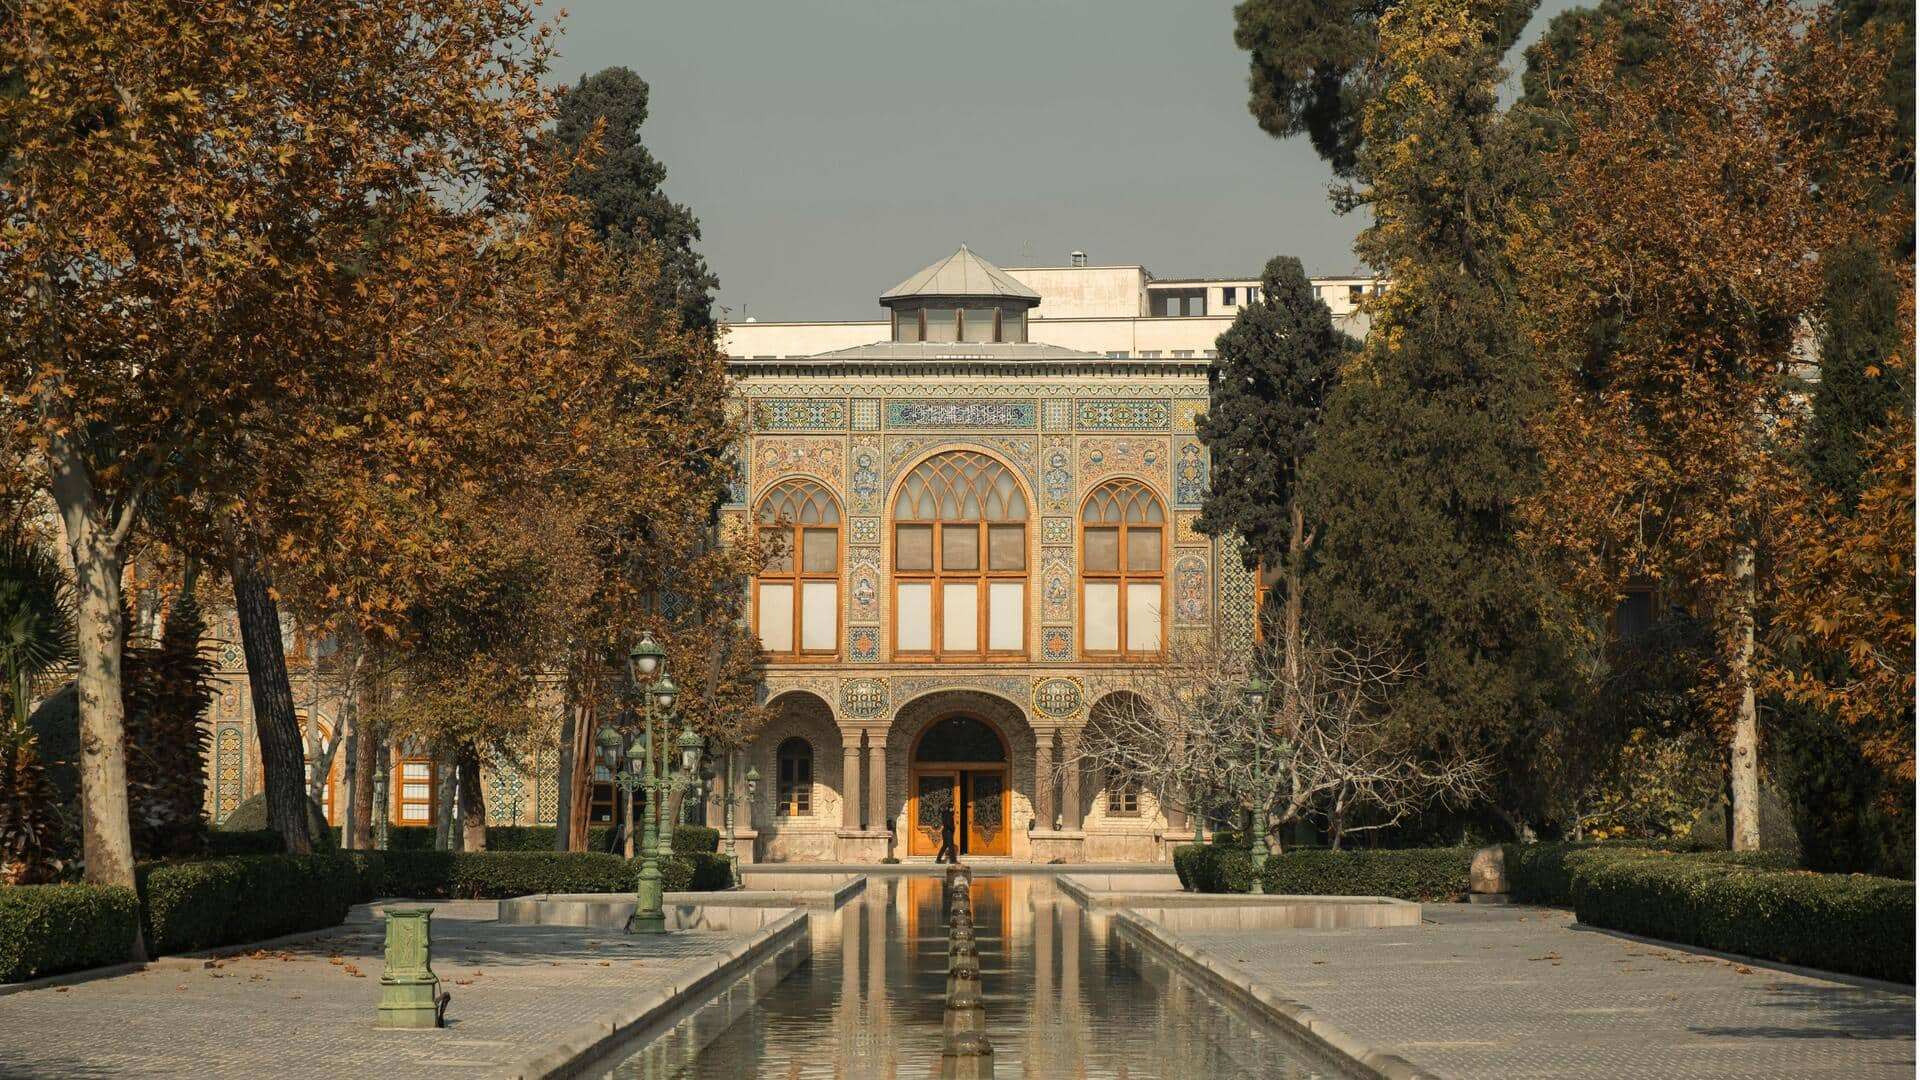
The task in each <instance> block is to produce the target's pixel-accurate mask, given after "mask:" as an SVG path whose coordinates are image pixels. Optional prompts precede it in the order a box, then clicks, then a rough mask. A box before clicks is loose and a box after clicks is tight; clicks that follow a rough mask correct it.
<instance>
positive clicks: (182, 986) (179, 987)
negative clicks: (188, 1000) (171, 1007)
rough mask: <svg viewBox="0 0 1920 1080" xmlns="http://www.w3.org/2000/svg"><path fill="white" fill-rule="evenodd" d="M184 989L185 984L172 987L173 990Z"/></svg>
mask: <svg viewBox="0 0 1920 1080" xmlns="http://www.w3.org/2000/svg"><path fill="white" fill-rule="evenodd" d="M186 988H187V984H186V983H181V984H180V985H178V986H176V987H174V989H175V990H185V989H186Z"/></svg>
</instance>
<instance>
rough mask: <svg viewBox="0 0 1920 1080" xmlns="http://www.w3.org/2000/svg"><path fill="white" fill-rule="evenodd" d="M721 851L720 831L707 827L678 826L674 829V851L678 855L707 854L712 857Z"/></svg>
mask: <svg viewBox="0 0 1920 1080" xmlns="http://www.w3.org/2000/svg"><path fill="white" fill-rule="evenodd" d="M719 850H720V830H719V829H715V828H710V827H708V826H706V825H676V826H674V828H673V851H674V854H676V855H687V854H692V853H695V852H702V851H704V852H706V853H707V854H709V855H711V854H713V853H714V852H716V851H719Z"/></svg>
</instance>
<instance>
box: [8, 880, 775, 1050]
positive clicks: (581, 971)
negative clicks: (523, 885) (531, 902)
mask: <svg viewBox="0 0 1920 1080" xmlns="http://www.w3.org/2000/svg"><path fill="white" fill-rule="evenodd" d="M431 906H432V907H433V908H434V910H435V913H434V919H433V953H434V963H433V969H434V972H435V973H436V974H438V975H439V976H440V980H441V988H442V989H443V990H445V991H447V992H449V993H451V994H452V995H453V1002H452V1005H451V1007H450V1008H449V1009H448V1010H447V1019H448V1026H447V1027H446V1028H444V1029H442V1030H439V1031H377V1030H375V1029H374V1026H373V1021H374V1010H375V1006H376V1005H377V1004H378V1003H379V998H380V970H381V963H382V961H381V938H382V934H383V930H382V928H381V927H380V926H379V925H378V924H376V923H375V922H374V921H373V919H372V918H371V917H370V916H369V915H368V913H367V909H365V908H355V909H354V912H353V915H352V916H350V917H349V919H348V921H347V923H346V924H345V925H344V926H342V927H341V928H340V929H339V930H336V931H334V932H332V933H330V934H328V935H326V936H325V937H322V938H318V939H314V940H310V941H307V942H304V943H301V944H297V945H290V946H287V947H285V948H284V949H276V950H274V951H272V952H266V953H255V954H252V955H247V956H243V957H237V958H233V959H228V960H225V961H222V962H221V963H220V964H219V966H217V967H203V968H197V969H187V968H176V967H156V968H153V969H149V970H146V971H142V972H138V973H135V974H131V975H122V976H119V977H117V978H110V979H95V980H91V981H87V982H79V983H74V984H72V985H69V986H65V987H46V988H42V989H37V990H29V991H23V992H20V993H14V994H8V995H6V996H0V1033H4V1034H0V1076H5V1077H106V1076H115V1077H122V1076H193V1077H207V1076H254V1077H264V1076H271V1077H276V1078H279V1077H288V1078H295V1077H340V1076H368V1077H373V1076H391V1077H409V1078H411V1077H422V1078H428V1077H462V1078H470V1077H474V1076H485V1075H494V1074H499V1073H501V1072H504V1071H505V1070H507V1069H509V1068H512V1067H514V1066H517V1065H520V1064H522V1063H524V1062H526V1061H528V1060H530V1059H532V1058H534V1057H536V1056H538V1055H539V1054H541V1053H543V1052H544V1051H546V1050H547V1049H548V1048H549V1046H550V1045H551V1044H552V1042H553V1040H554V1037H555V1036H556V1035H558V1034H559V1033H561V1032H564V1031H566V1030H567V1029H569V1028H571V1027H574V1026H576V1025H578V1024H581V1023H583V1022H585V1021H588V1020H592V1019H594V1018H595V1017H596V1016H600V1015H602V1014H605V1013H608V1012H610V1011H613V1010H614V1009H616V1008H617V1007H618V1006H619V1005H620V1003H621V1002H622V1001H623V1000H624V999H627V998H630V997H632V996H633V995H634V994H636V993H638V992H641V991H646V990H651V989H654V988H656V987H658V986H660V985H662V984H665V983H671V982H673V980H674V979H675V977H676V975H679V974H684V973H686V972H688V971H689V970H690V969H692V968H693V967H695V966H696V965H698V964H699V963H701V962H702V961H710V960H712V959H713V958H714V957H716V956H718V955H720V954H721V953H722V952H723V951H724V950H725V949H726V948H727V947H728V946H729V945H733V944H736V943H738V942H739V941H740V940H741V939H742V938H743V937H744V936H746V935H744V934H735V933H722V932H712V931H683V932H678V933H672V934H664V935H660V936H657V937H628V936H627V935H625V934H624V933H620V932H618V931H607V930H589V929H582V928H577V927H565V926H501V925H499V924H498V923H495V922H493V921H491V920H492V918H493V913H494V911H495V905H494V904H492V903H491V902H485V903H475V902H454V903H441V904H433V905H431Z"/></svg>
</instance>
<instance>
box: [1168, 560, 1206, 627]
mask: <svg viewBox="0 0 1920 1080" xmlns="http://www.w3.org/2000/svg"><path fill="white" fill-rule="evenodd" d="M1207 614H1208V605H1207V560H1206V559H1204V558H1201V557H1200V556H1198V555H1183V556H1181V557H1180V558H1179V559H1176V560H1175V561H1174V564H1173V621H1174V622H1176V623H1181V624H1183V625H1187V626H1205V625H1206V623H1207Z"/></svg>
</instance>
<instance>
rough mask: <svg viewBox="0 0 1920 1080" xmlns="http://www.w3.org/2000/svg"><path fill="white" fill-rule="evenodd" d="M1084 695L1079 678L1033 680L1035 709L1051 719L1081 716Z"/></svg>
mask: <svg viewBox="0 0 1920 1080" xmlns="http://www.w3.org/2000/svg"><path fill="white" fill-rule="evenodd" d="M1083 696H1084V695H1083V693H1082V691H1081V686H1080V680H1078V679H1061V678H1037V679H1035V680H1033V711H1034V712H1035V713H1036V714H1038V715H1040V716H1043V717H1045V718H1047V719H1049V720H1068V719H1072V718H1073V717H1076V716H1079V715H1080V706H1081V702H1082V699H1083Z"/></svg>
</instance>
